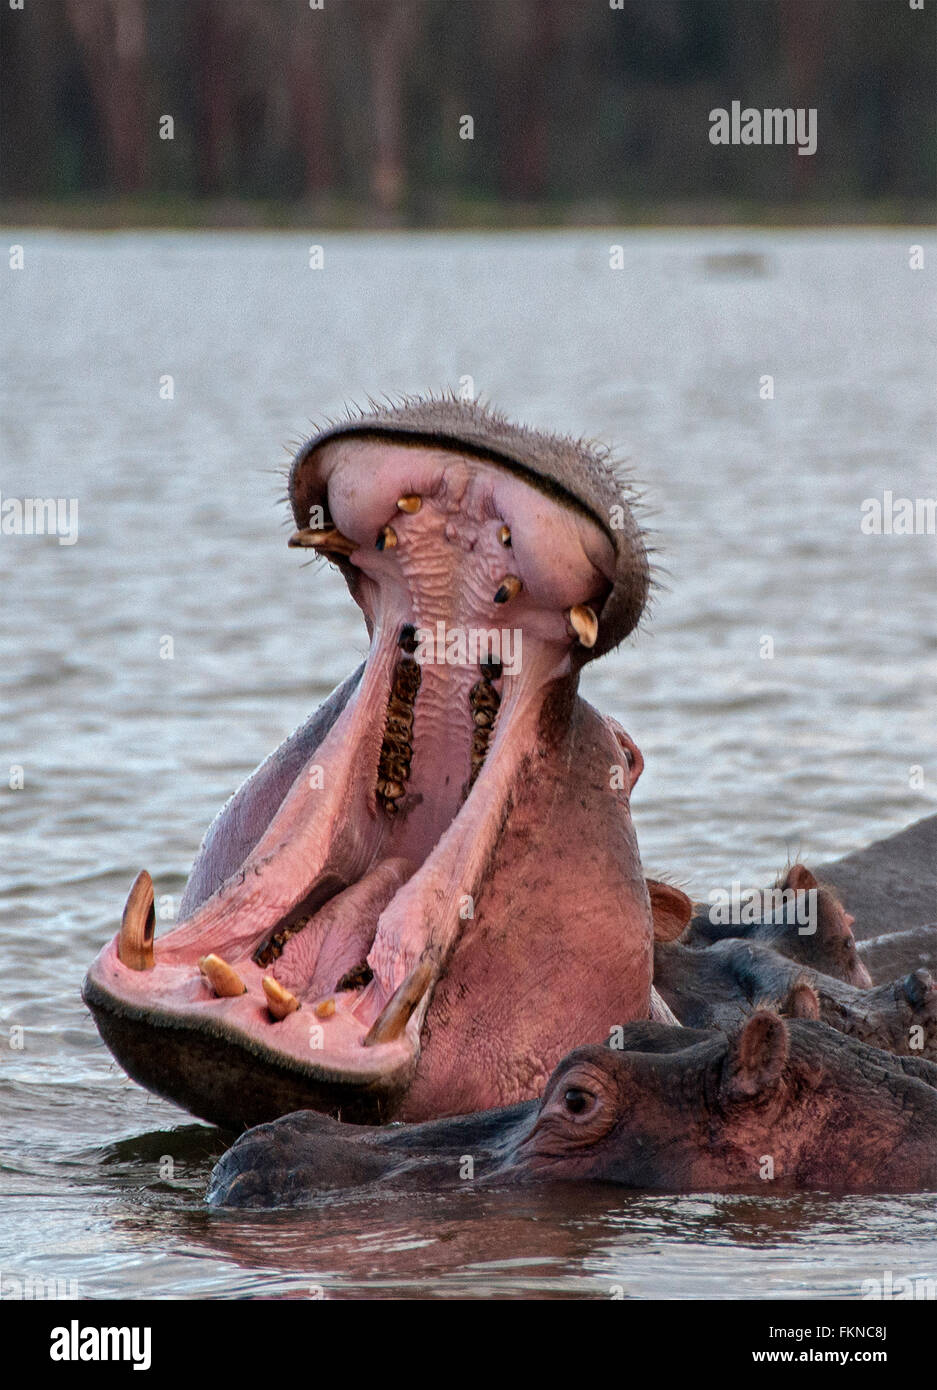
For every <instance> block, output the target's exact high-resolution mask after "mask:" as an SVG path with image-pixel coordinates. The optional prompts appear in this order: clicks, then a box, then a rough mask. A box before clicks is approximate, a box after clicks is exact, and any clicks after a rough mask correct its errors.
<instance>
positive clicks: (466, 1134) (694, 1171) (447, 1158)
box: [208, 1012, 937, 1208]
mask: <svg viewBox="0 0 937 1390" xmlns="http://www.w3.org/2000/svg"><path fill="white" fill-rule="evenodd" d="M617 1041H618V1042H619V1043H620V1044H621V1045H620V1046H619V1047H617V1048H614V1049H613V1048H600V1047H585V1048H579V1049H577V1050H576V1051H575V1052H573V1053H571V1054H570V1055H569V1056H568V1057H566V1058H564V1059H563V1061H562V1062H561V1063H560V1065H559V1066H558V1067H557V1068H556V1071H555V1072H554V1074H553V1076H552V1077H551V1078H550V1080H549V1081H548V1083H547V1086H546V1088H545V1091H544V1095H543V1097H542V1099H541V1101H540V1103H539V1104H537V1103H536V1102H528V1103H525V1104H522V1105H518V1106H513V1107H510V1108H507V1109H503V1110H493V1111H487V1112H484V1113H481V1114H477V1115H466V1116H461V1117H458V1118H456V1119H452V1120H436V1121H432V1122H430V1123H426V1124H418V1125H403V1126H394V1127H383V1128H374V1127H370V1126H354V1125H342V1124H339V1123H337V1122H336V1121H334V1120H329V1119H328V1118H326V1117H324V1116H322V1115H317V1114H314V1113H312V1112H300V1113H298V1114H296V1115H288V1116H285V1117H284V1118H282V1119H280V1120H277V1121H275V1122H274V1123H273V1124H270V1125H263V1126H261V1127H259V1128H258V1129H255V1130H251V1131H249V1132H248V1133H247V1134H245V1135H243V1136H242V1138H241V1139H239V1140H238V1141H237V1143H236V1144H235V1145H234V1146H233V1148H231V1149H229V1150H228V1152H227V1153H226V1154H225V1155H224V1156H223V1157H222V1159H221V1160H220V1161H219V1163H218V1164H217V1165H216V1167H215V1170H214V1172H213V1174H212V1179H211V1184H210V1188H209V1192H208V1202H209V1203H210V1204H211V1205H212V1206H218V1207H242V1208H243V1207H248V1208H269V1207H289V1206H304V1205H309V1204H311V1203H314V1202H316V1201H317V1200H319V1199H321V1198H323V1197H324V1196H327V1195H328V1194H329V1193H334V1192H335V1191H338V1190H342V1189H346V1190H354V1189H357V1190H359V1191H364V1192H368V1193H370V1192H373V1191H380V1190H381V1189H388V1190H390V1189H401V1188H403V1189H413V1188H417V1189H420V1190H424V1191H432V1190H437V1189H443V1188H455V1187H461V1188H462V1190H471V1186H474V1185H478V1186H481V1187H484V1186H487V1185H495V1186H510V1185H513V1184H516V1183H530V1182H562V1181H573V1182H583V1181H592V1182H606V1183H616V1184H619V1185H621V1186H624V1187H629V1188H637V1189H644V1190H659V1191H687V1192H691V1191H702V1190H705V1191H746V1190H752V1191H757V1192H759V1194H760V1195H763V1194H764V1193H765V1191H766V1190H773V1191H790V1190H792V1189H794V1190H798V1189H803V1188H817V1189H826V1190H832V1191H908V1190H916V1189H931V1188H933V1187H934V1186H935V1185H937V1066H935V1065H934V1064H932V1063H929V1062H927V1061H923V1060H920V1059H917V1058H897V1057H891V1056H889V1055H888V1054H886V1053H883V1052H881V1051H880V1050H879V1049H877V1048H873V1047H868V1046H866V1045H865V1044H863V1043H861V1042H858V1041H856V1040H855V1039H853V1038H847V1037H845V1036H844V1035H843V1034H841V1033H839V1032H837V1031H836V1030H834V1029H831V1028H829V1027H827V1025H826V1024H823V1023H817V1022H808V1021H803V1020H794V1021H785V1020H783V1019H781V1018H779V1017H778V1016H777V1015H775V1014H771V1013H767V1012H759V1013H757V1014H755V1015H753V1016H752V1017H751V1018H750V1019H748V1020H747V1021H746V1023H745V1024H744V1025H743V1026H742V1027H741V1028H739V1029H737V1030H735V1032H734V1034H733V1036H732V1037H726V1036H725V1034H723V1033H721V1032H709V1031H702V1030H694V1029H689V1028H682V1029H678V1028H671V1027H668V1026H667V1025H664V1024H658V1023H644V1024H632V1025H630V1026H629V1027H628V1028H626V1029H625V1030H624V1033H623V1036H622V1037H621V1038H620V1039H618V1040H617ZM766 1154H767V1155H770V1156H771V1157H772V1162H773V1164H774V1173H773V1175H772V1180H771V1182H770V1183H766V1182H765V1179H764V1159H765V1155H766ZM467 1158H471V1160H472V1174H471V1177H470V1178H469V1179H467V1178H466V1159H467Z"/></svg>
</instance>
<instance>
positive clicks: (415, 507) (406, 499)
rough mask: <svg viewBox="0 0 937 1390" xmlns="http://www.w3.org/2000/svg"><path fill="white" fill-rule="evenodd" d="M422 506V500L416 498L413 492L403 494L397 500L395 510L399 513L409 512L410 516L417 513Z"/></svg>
mask: <svg viewBox="0 0 937 1390" xmlns="http://www.w3.org/2000/svg"><path fill="white" fill-rule="evenodd" d="M422 505H423V498H422V497H418V496H417V495H416V493H415V492H410V493H405V494H404V496H403V497H398V498H397V508H398V510H399V511H401V512H409V513H410V514H411V516H412V514H413V513H414V512H418V511H419V510H420V508H421V507H422Z"/></svg>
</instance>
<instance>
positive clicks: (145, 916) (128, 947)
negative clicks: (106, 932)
mask: <svg viewBox="0 0 937 1390" xmlns="http://www.w3.org/2000/svg"><path fill="white" fill-rule="evenodd" d="M155 929H156V911H155V909H154V907H153V880H152V879H151V878H150V876H149V874H148V873H147V871H146V869H141V870H140V872H139V873H138V874H137V876H136V878H135V879H134V881H133V887H132V888H131V889H130V892H129V894H128V895H127V902H126V905H125V907H124V915H123V917H122V918H121V923H120V939H119V941H118V943H117V955H118V957H119V959H120V962H121V964H122V965H126V966H127V968H128V969H129V970H152V969H153V966H154V964H155V962H154V960H153V933H154V931H155Z"/></svg>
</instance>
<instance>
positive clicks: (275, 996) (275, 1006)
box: [261, 975, 299, 1019]
mask: <svg viewBox="0 0 937 1390" xmlns="http://www.w3.org/2000/svg"><path fill="white" fill-rule="evenodd" d="M261 983H262V984H263V987H264V994H265V995H266V996H267V1008H268V1009H269V1010H270V1012H271V1013H272V1014H273V1017H274V1018H276V1019H281V1018H286V1015H287V1014H291V1013H295V1011H296V1010H297V1009H298V1008H299V1000H298V999H297V998H296V995H295V994H291V993H290V991H289V990H288V989H284V988H283V986H282V985H281V984H280V981H279V980H275V979H274V978H273V976H272V975H265V976H264V977H263V980H262V981H261Z"/></svg>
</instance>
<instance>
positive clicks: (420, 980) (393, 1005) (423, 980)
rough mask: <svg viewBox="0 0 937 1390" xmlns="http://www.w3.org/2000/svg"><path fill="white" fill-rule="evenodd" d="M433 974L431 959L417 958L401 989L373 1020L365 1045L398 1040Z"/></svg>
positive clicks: (370, 1045) (372, 1045)
mask: <svg viewBox="0 0 937 1390" xmlns="http://www.w3.org/2000/svg"><path fill="white" fill-rule="evenodd" d="M432 978H433V963H432V961H431V960H428V959H425V958H424V959H423V960H420V961H418V962H417V964H416V965H415V966H414V967H413V969H412V970H411V971H410V974H409V975H408V976H407V978H406V979H405V980H404V982H403V984H402V985H401V986H400V988H399V989H398V990H395V992H394V994H393V995H392V996H391V998H390V999H389V1000H388V1001H387V1004H386V1005H385V1006H384V1008H383V1009H382V1010H381V1012H380V1014H379V1015H378V1017H377V1018H376V1019H375V1020H374V1023H373V1024H372V1025H371V1028H370V1031H369V1032H368V1034H367V1036H366V1038H365V1039H364V1046H365V1047H375V1046H377V1044H378V1043H389V1042H396V1040H397V1039H398V1038H401V1037H403V1033H404V1029H405V1028H406V1026H407V1024H408V1023H409V1021H410V1016H411V1014H412V1013H413V1010H414V1009H415V1008H416V1006H417V1004H419V1002H420V1000H421V999H422V998H423V995H424V994H425V993H426V991H427V989H428V988H429V985H430V981H431V980H432Z"/></svg>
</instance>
